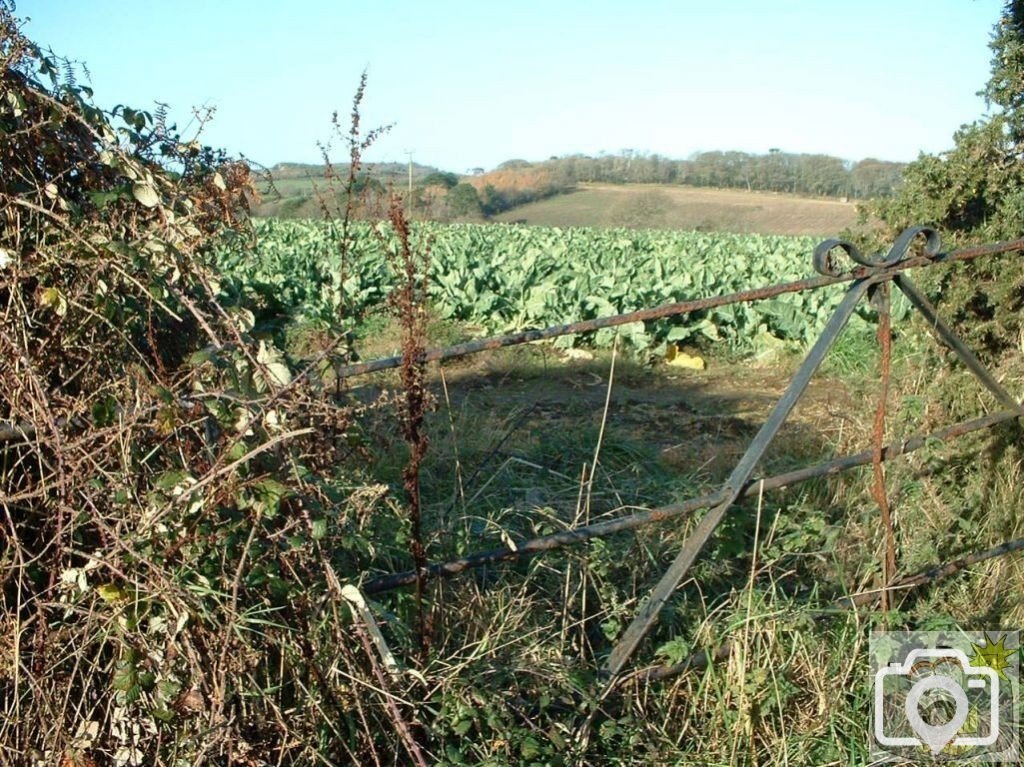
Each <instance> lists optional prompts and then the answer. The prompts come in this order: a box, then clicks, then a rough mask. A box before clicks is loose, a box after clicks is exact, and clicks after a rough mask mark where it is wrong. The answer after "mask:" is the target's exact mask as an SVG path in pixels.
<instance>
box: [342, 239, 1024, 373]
mask: <svg viewBox="0 0 1024 767" xmlns="http://www.w3.org/2000/svg"><path fill="white" fill-rule="evenodd" d="M1021 250H1024V239H1020V240H1012V241H1009V242H999V243H995V244H992V245H983V246H979V247H975V248H964V249H962V250H956V251H952V252H950V253H940V254H938V255H936V256H928V257H916V258H908V259H906V260H904V261H900V262H898V263H895V264H891V265H888V266H885V267H884V268H882V269H878V268H873V267H859V268H856V269H853V270H851V271H850V272H848V273H846V274H842V275H838V276H828V275H823V276H820V277H808V278H807V279H803V280H797V281H795V282H785V283H780V284H778V285H770V286H768V287H764V288H752V289H750V290H741V291H738V292H736V293H727V294H725V295H721V296H711V297H710V298H699V299H695V300H692V301H679V302H676V303H671V304H662V305H661V306H656V307H654V308H652V309H641V310H640V311H635V312H626V313H625V314H613V315H609V316H607V317H597V318H595V319H592V320H582V321H580V322H573V323H570V324H568V325H552V326H551V327H548V328H540V329H536V330H520V331H518V332H516V333H509V334H507V335H502V336H493V337H491V338H481V339H479V340H477V341H467V342H466V343H462V344H456V345H455V346H449V347H446V348H433V349H427V350H426V352H424V355H423V358H424V361H426V362H437V361H440V360H448V359H455V358H457V357H465V356H467V355H470V354H477V353H479V352H483V351H488V350H491V349H501V348H503V347H506V346H518V345H520V344H526V343H530V342H532V341H542V340H546V339H549V338H558V337H559V336H567V335H572V334H573V333H589V332H591V331H594V330H600V329H601V328H612V327H617V326H619V325H627V324H629V323H630V322H643V321H649V320H660V319H664V318H666V317H674V316H676V315H679V314H688V313H690V312H696V311H702V310H705V309H714V308H717V307H719V306H728V305H729V304H738V303H745V302H748V301H760V300H763V299H766V298H774V297H775V296H781V295H783V294H786V293H799V292H800V291H803V290H816V289H818V288H823V287H826V286H829V285H836V284H839V283H842V282H852V281H853V280H857V279H861V278H863V277H867V276H868V275H872V274H873V275H885V274H895V273H897V272H901V271H903V270H905V269H912V268H914V267H919V266H931V265H935V264H943V263H952V262H954V261H965V260H968V259H972V258H977V257H978V256H989V255H997V254H1000V253H1012V252H1015V251H1021ZM401 364H402V357H401V356H396V357H384V358H381V359H377V360H369V361H367V362H358V363H355V364H352V365H345V366H344V367H340V368H338V370H337V377H338V378H352V377H353V376H360V375H366V374H367V373H374V372H377V371H380V370H389V369H392V368H397V367H399V366H400V365H401Z"/></svg>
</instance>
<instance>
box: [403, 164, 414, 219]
mask: <svg viewBox="0 0 1024 767" xmlns="http://www.w3.org/2000/svg"><path fill="white" fill-rule="evenodd" d="M405 155H406V156H407V157H408V158H409V196H408V198H407V200H406V206H407V207H408V208H409V214H410V217H411V215H412V155H413V150H412V149H406V150H405Z"/></svg>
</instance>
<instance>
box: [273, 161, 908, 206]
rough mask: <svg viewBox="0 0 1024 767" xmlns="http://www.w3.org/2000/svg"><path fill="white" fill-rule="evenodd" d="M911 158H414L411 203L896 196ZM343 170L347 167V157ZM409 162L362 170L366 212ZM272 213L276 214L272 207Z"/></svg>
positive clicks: (286, 171) (298, 167)
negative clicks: (459, 164)
mask: <svg viewBox="0 0 1024 767" xmlns="http://www.w3.org/2000/svg"><path fill="white" fill-rule="evenodd" d="M905 167H906V164H905V163H898V162H889V161H885V160H878V159H874V158H868V159H864V160H860V161H858V162H849V161H846V160H842V159H840V158H838V157H832V156H830V155H823V154H797V153H792V152H783V151H781V150H777V149H773V150H771V151H769V152H768V153H767V154H752V153H748V152H739V151H711V152H698V153H696V154H694V155H691V156H690V157H689V158H688V159H685V160H675V159H671V158H667V157H664V156H662V155H658V154H649V153H645V152H638V151H634V150H628V149H627V150H623V151H621V152H619V153H616V154H609V153H603V152H602V153H601V154H599V155H597V156H596V157H594V156H590V155H585V154H572V155H564V156H561V157H559V156H552V157H550V158H549V159H547V160H542V161H539V162H530V161H527V160H522V159H512V160H506V161H505V162H503V163H501V164H500V165H498V166H497V168H495V169H493V170H490V171H485V170H484V169H483V168H471V169H468V170H467V172H466V173H464V174H458V173H453V172H450V171H444V170H440V169H438V168H435V167H432V166H428V165H421V164H419V163H415V164H413V167H412V182H413V184H414V191H413V196H412V198H410V200H409V203H410V207H411V208H412V209H413V210H416V211H419V212H421V213H423V214H425V215H427V216H429V217H432V218H437V219H438V220H451V219H453V218H456V219H457V218H464V217H471V218H472V217H474V216H483V217H485V218H487V217H490V216H493V215H496V214H498V213H501V212H504V211H506V210H510V209H512V208H514V207H517V206H519V205H524V204H526V203H529V202H534V201H536V200H541V199H544V198H547V197H552V196H554V195H558V194H566V193H569V192H572V191H573V190H574V189H576V187H577V185H578V184H585V183H606V184H670V185H671V184H679V185H688V186H696V187H714V188H719V189H744V190H747V191H756V192H781V193H788V194H796V195H804V196H812V197H833V198H838V199H844V198H845V199H877V198H886V197H890V196H891V195H893V193H894V192H896V191H897V190H898V189H899V187H900V183H901V181H902V177H903V170H904V168H905ZM334 169H335V171H337V172H339V173H341V174H344V173H347V167H346V166H345V164H344V163H339V164H337V165H336V166H334ZM269 170H270V175H271V177H273V178H276V179H279V180H280V179H285V178H303V177H304V178H310V179H315V178H317V177H318V176H321V175H322V174H323V168H322V166H318V165H305V164H299V163H279V164H278V165H275V166H274V167H273V168H270V169H269ZM408 173H409V168H408V166H407V165H405V164H402V163H393V162H387V163H375V164H368V165H367V166H366V167H365V168H363V169H362V171H361V172H360V173H359V174H358V175H357V178H356V182H357V183H356V185H355V188H354V189H353V192H354V193H356V194H357V195H358V196H359V197H360V199H361V200H362V205H361V206H360V207H361V208H363V209H364V212H365V211H377V210H378V209H379V210H384V209H386V207H387V199H388V197H389V195H390V192H389V189H393V190H396V191H401V190H403V189H404V187H405V186H406V183H407V179H408ZM272 205H273V207H272V208H267V209H264V210H260V211H258V212H260V213H262V214H264V215H267V214H270V215H284V216H285V217H290V216H294V215H299V216H302V215H311V214H310V211H311V210H313V208H315V203H314V201H313V200H312V198H311V197H310V195H309V194H308V193H306V192H302V193H300V194H299V196H296V197H293V198H292V199H291V200H286V201H284V204H283V205H282V204H281V203H279V202H277V203H272ZM271 211H272V212H271Z"/></svg>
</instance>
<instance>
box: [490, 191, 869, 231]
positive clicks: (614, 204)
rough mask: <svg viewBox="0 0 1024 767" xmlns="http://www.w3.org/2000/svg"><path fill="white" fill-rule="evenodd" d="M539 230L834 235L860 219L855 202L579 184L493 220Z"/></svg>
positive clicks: (748, 193)
mask: <svg viewBox="0 0 1024 767" xmlns="http://www.w3.org/2000/svg"><path fill="white" fill-rule="evenodd" d="M495 219H496V220H498V221H505V222H513V221H518V222H521V223H526V224H533V225H539V226H561V227H566V226H612V227H614V226H628V227H636V228H651V229H687V230H692V229H696V230H702V231H724V232H737V233H747V232H755V233H759V234H795V235H827V234H835V233H837V232H839V231H841V230H843V229H845V228H846V227H848V226H851V225H853V224H854V223H855V222H856V220H857V209H856V206H855V204H854V203H851V202H841V201H839V200H831V199H817V198H806V197H796V196H793V195H783V194H773V193H767V192H745V191H742V190H737V189H704V188H700V187H687V186H668V185H659V184H628V185H621V186H619V185H613V184H581V185H580V188H579V190H578V191H576V192H573V193H571V194H567V195H559V196H556V197H551V198H548V199H546V200H541V201H540V202H534V203H530V204H528V205H523V206H520V207H518V208H514V209H513V210H510V211H507V212H505V213H503V214H501V215H499V216H496V217H495Z"/></svg>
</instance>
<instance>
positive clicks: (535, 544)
mask: <svg viewBox="0 0 1024 767" xmlns="http://www.w3.org/2000/svg"><path fill="white" fill-rule="evenodd" d="M1021 246H1024V241H1021ZM1020 416H1021V413H1020V411H1019V410H1001V411H998V412H996V413H992V414H990V415H986V416H982V417H980V418H975V419H972V420H969V421H962V422H960V423H957V424H953V425H952V426H947V427H945V428H943V429H938V430H936V431H934V432H931V433H930V434H924V435H921V436H917V437H911V438H910V439H907V440H905V441H904V442H900V443H894V444H891V445H887V446H886V447H884V448H883V449H882V460H883V461H887V460H891V459H893V458H897V457H899V456H901V455H906V454H907V453H912V452H914V451H915V450H919V449H920V448H922V447H924V446H925V445H927V444H928V443H929V442H935V441H939V442H947V441H949V440H952V439H956V438H957V437H961V436H963V435H964V434H969V433H971V432H975V431H980V430H982V429H988V428H991V427H993V426H996V425H997V424H1000V423H1004V422H1006V421H1012V420H1013V419H1015V418H1019V417H1020ZM873 458H874V451H873V450H865V451H864V452H861V453H855V454H853V455H848V456H843V457H841V458H835V459H833V460H831V461H826V462H824V463H819V464H815V465H813V466H805V467H804V468H801V469H795V470H793V471H789V472H785V473H783V474H776V475H775V476H771V477H765V478H762V479H754V480H750V481H749V482H747V483H746V484H745V485H744V486H743V488H742V489H741V490H740V493H739V497H741V498H742V497H746V496H749V495H754V494H755V493H758V492H761V491H762V490H775V489H777V488H780V487H786V486H788V485H795V484H799V483H801V482H806V481H807V480H810V479H816V478H819V477H827V476H831V475H835V474H840V473H842V472H844V471H848V470H850V469H853V468H857V467H859V466H867V465H869V464H870V463H871V462H872V460H873ZM726 497H727V493H726V490H724V489H722V490H718V491H716V492H714V493H711V494H709V495H703V496H700V497H698V498H693V499H691V500H688V501H683V502H682V503H674V504H669V505H666V506H659V507H658V508H655V509H650V510H649V511H642V512H638V513H636V514H630V515H628V516H624V517H620V518H618V519H609V520H606V521H604V522H596V523H594V524H592V525H586V526H583V527H576V528H573V529H571V530H563V531H562V532H560V533H552V534H551V535H544V536H540V537H537V538H531V539H530V540H527V541H524V542H523V543H521V544H517V545H516V548H515V549H511V548H509V547H507V546H503V547H501V548H499V549H491V550H489V551H481V552H477V553H475V554H468V555H466V556H465V557H462V558H460V559H455V560H452V561H450V562H444V563H439V564H432V565H428V566H427V568H426V570H425V572H424V573H423V577H424V579H425V580H426V579H433V578H440V577H448V576H452V575H457V574H458V573H461V572H463V571H465V570H468V569H471V568H474V567H481V566H483V565H489V564H494V563H497V562H507V561H510V560H516V559H521V558H525V557H529V556H533V555H534V554H539V553H541V552H544V551H551V550H553V549H558V548H561V547H563V546H568V545H571V544H574V543H583V542H585V541H589V540H591V539H592V538H602V537H604V536H607V535H612V534H614V533H619V532H624V531H626V530H635V529H636V528H639V527H643V526H644V525H649V524H652V523H655V522H663V521H665V520H667V519H673V518H675V517H679V516H682V515H684V514H689V513H692V512H694V511H699V510H700V509H706V508H710V507H712V506H716V505H718V504H720V503H721V502H722V501H724V500H725V499H726ZM414 583H416V571H415V570H409V571H406V572H402V573H394V574H392V575H384V576H380V577H378V578H373V579H371V580H369V581H366V583H364V584H363V585H362V586H360V590H361V591H362V592H363V593H364V594H380V593H383V592H386V591H391V590H393V589H397V588H401V587H402V586H410V585H412V584H414Z"/></svg>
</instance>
